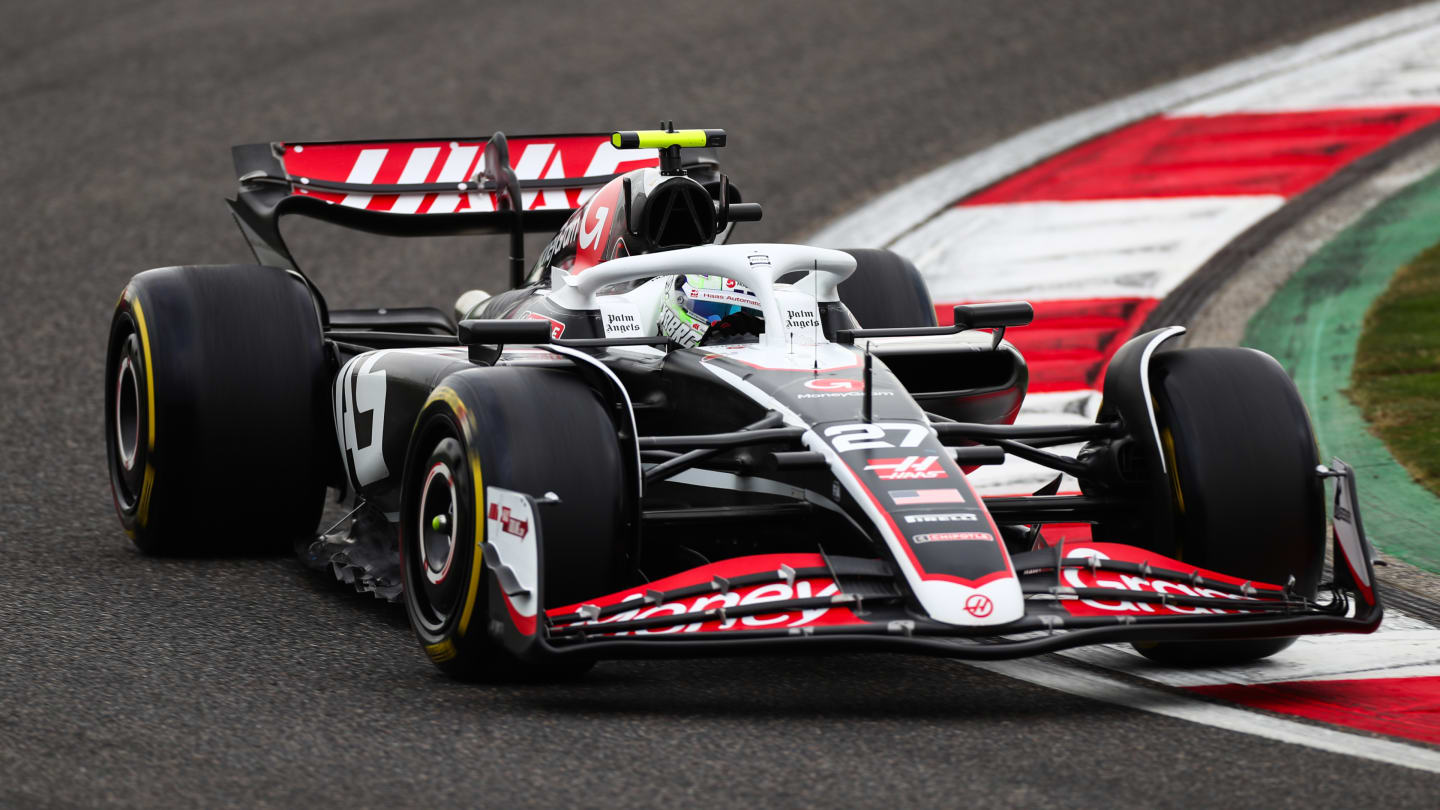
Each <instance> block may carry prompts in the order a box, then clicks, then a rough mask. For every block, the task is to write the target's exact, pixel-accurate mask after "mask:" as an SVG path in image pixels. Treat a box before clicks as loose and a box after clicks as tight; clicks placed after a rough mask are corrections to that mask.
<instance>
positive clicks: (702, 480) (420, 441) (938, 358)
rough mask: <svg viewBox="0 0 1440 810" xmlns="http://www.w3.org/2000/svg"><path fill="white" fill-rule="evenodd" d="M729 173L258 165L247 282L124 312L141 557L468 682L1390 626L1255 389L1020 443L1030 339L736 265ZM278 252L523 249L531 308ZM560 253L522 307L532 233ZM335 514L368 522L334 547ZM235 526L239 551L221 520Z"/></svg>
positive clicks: (890, 292)
mask: <svg viewBox="0 0 1440 810" xmlns="http://www.w3.org/2000/svg"><path fill="white" fill-rule="evenodd" d="M724 142H725V134H724V133H723V132H721V131H719V130H682V131H675V130H674V129H673V127H667V128H664V129H661V130H653V131H641V132H620V133H615V134H613V135H611V136H607V135H557V136H528V137H523V138H522V137H512V138H509V139H507V138H506V137H505V136H504V135H502V134H499V133H497V134H495V135H494V136H492V137H490V138H489V139H488V140H477V139H464V138H461V139H437V140H424V141H382V142H333V143H267V144H257V145H250V146H241V147H236V149H235V150H234V156H235V165H236V169H237V171H238V173H239V182H240V187H239V193H238V195H237V199H236V200H233V201H231V202H230V205H231V209H232V211H233V213H234V216H235V219H236V221H237V222H238V224H239V226H240V229H241V231H242V232H243V234H244V235H245V237H246V238H247V240H248V241H249V243H250V244H251V246H252V248H253V250H254V253H255V257H256V260H257V262H259V264H257V265H253V266H193V267H169V268H163V269H158V270H150V271H147V272H144V273H141V274H139V275H137V276H135V277H134V278H133V279H132V280H131V282H130V284H129V285H128V286H127V287H126V288H125V290H124V292H123V293H122V295H121V297H120V301H119V304H118V306H117V308H116V311H115V316H114V320H113V325H112V327H111V332H110V341H109V350H108V355H107V363H106V399H107V410H106V414H107V417H106V437H107V452H108V457H109V466H110V475H111V483H112V485H113V490H114V498H115V506H116V509H117V511H118V512H119V515H120V520H121V522H122V524H123V525H124V528H125V530H126V532H127V534H128V535H129V536H130V537H131V538H132V539H133V540H134V541H135V543H136V544H137V545H138V546H139V547H140V548H141V549H142V550H144V551H146V552H150V553H202V552H211V551H214V550H217V549H231V550H233V549H236V548H247V547H248V548H254V547H257V546H265V547H268V546H273V545H274V544H275V542H276V541H283V542H296V543H297V547H298V548H300V549H301V550H302V556H303V557H304V558H305V559H306V560H307V561H308V562H310V563H312V564H313V565H315V566H316V567H320V568H326V569H329V570H332V571H334V572H336V573H337V574H338V575H339V576H340V577H341V578H342V579H344V580H345V581H347V582H351V583H353V584H355V585H356V586H357V587H360V588H361V589H364V590H370V591H374V592H375V593H377V594H378V595H381V596H384V597H387V598H392V599H398V600H403V601H404V603H405V607H406V610H407V612H408V615H409V618H410V622H411V625H412V626H413V628H414V631H415V634H416V635H417V636H418V638H419V641H420V644H421V645H422V647H423V648H424V650H425V652H426V653H427V654H428V655H429V657H430V659H431V660H432V661H434V662H435V664H436V665H438V666H439V667H440V668H441V669H443V670H444V671H446V672H447V673H450V674H452V675H455V676H458V677H464V678H486V677H543V676H555V675H560V674H570V673H576V672H579V671H583V670H584V669H585V668H587V667H588V666H589V665H590V664H592V663H593V662H594V661H595V660H597V659H601V658H618V657H638V656H657V657H661V656H669V657H678V656H689V655H712V654H733V653H737V652H760V651H771V650H776V651H792V652H793V651H802V652H804V651H821V650H826V651H833V650H852V649H869V650H908V651H912V652H918V653H927V654H932V655H944V656H954V657H959V658H1006V657H1016V656H1023V655H1031V654H1036V653H1042V652H1047V651H1052V650H1057V649H1061V648H1065V647H1073V646H1077V645H1082V644H1094V643H1100V642H1115V641H1127V642H1133V643H1135V644H1136V646H1137V647H1138V648H1140V649H1141V650H1142V651H1143V652H1144V653H1145V654H1147V655H1149V656H1151V657H1152V658H1155V659H1158V660H1161V661H1167V662H1182V663H1217V662H1222V661H1238V660H1247V659H1253V658H1259V657H1263V656H1266V655H1270V654H1273V653H1275V652H1277V651H1278V650H1281V649H1283V648H1284V647H1285V646H1286V645H1287V644H1288V643H1290V641H1291V640H1293V638H1294V637H1295V636H1297V635H1300V634H1307V633H1330V632H1369V631H1372V630H1374V629H1375V627H1376V626H1377V625H1378V624H1379V621H1380V617H1381V610H1382V609H1381V605H1380V600H1379V595H1378V591H1377V587H1376V581H1375V578H1374V575H1373V571H1372V568H1371V561H1370V560H1371V552H1370V549H1369V546H1368V544H1367V542H1366V540H1365V536H1364V533H1363V530H1362V528H1361V523H1360V516H1359V512H1358V510H1357V508H1356V498H1355V479H1354V475H1353V473H1352V472H1351V470H1350V468H1349V467H1347V466H1345V465H1344V464H1343V463H1341V462H1339V461H1338V460H1336V461H1334V462H1332V463H1331V464H1330V465H1328V466H1324V465H1321V464H1319V462H1318V459H1317V457H1316V445H1315V441H1314V438H1313V436H1312V433H1311V428H1310V424H1309V420H1308V417H1307V415H1306V412H1305V408H1304V406H1303V405H1302V403H1301V400H1300V398H1299V396H1298V394H1297V392H1296V390H1295V387H1294V385H1293V384H1292V383H1291V381H1290V379H1289V378H1288V377H1287V375H1286V373H1285V371H1284V370H1283V369H1282V368H1281V367H1280V366H1279V365H1278V364H1277V363H1276V362H1275V361H1274V360H1273V359H1271V358H1270V357H1268V356H1266V355H1264V354H1261V353H1259V352H1256V351H1251V350H1248V349H1173V348H1170V345H1171V344H1170V343H1169V341H1170V340H1171V339H1172V338H1174V337H1175V336H1176V335H1178V334H1180V333H1181V332H1183V329H1181V328H1179V327H1171V328H1168V329H1161V330H1158V331H1154V332H1150V333H1148V334H1143V335H1140V336H1138V337H1136V338H1134V339H1132V340H1130V341H1129V342H1128V343H1126V344H1124V345H1123V346H1122V347H1120V348H1119V349H1118V350H1117V351H1115V352H1114V355H1113V357H1112V359H1111V361H1110V364H1109V367H1108V371H1107V372H1106V374H1105V377H1104V385H1103V388H1104V391H1103V393H1104V401H1103V405H1102V406H1101V408H1100V411H1099V415H1098V418H1097V419H1096V420H1095V421H1094V422H1093V423H1086V424H1083V425H1078V426H1077V425H1074V424H1068V425H1054V426H1041V425H1021V426H1017V425H1015V424H1014V422H1015V418H1016V414H1017V412H1018V411H1019V408H1020V404H1021V401H1022V400H1023V398H1024V396H1025V393H1026V386H1027V371H1026V365H1025V362H1024V360H1023V359H1022V358H1021V356H1020V354H1019V352H1018V351H1017V350H1016V349H1015V348H1014V347H1013V346H1012V345H1011V344H1010V343H1008V342H1007V341H1006V340H1005V339H1004V337H1005V331H1006V329H1010V328H1015V327H1022V326H1024V325H1025V324H1027V323H1029V322H1030V320H1031V318H1032V310H1031V307H1030V305H1028V304H1025V303H1005V302H1001V303H978V304H971V305H962V306H956V307H954V308H953V311H952V312H950V313H947V314H948V315H950V316H951V317H952V318H953V321H952V322H951V323H950V324H947V325H937V317H936V312H935V308H934V307H933V305H932V304H931V302H930V298H929V295H928V293H927V292H926V290H925V285H924V282H923V280H922V279H921V277H920V275H919V273H918V272H917V270H916V269H915V267H914V265H912V264H910V263H909V262H908V261H906V260H905V259H903V258H901V257H899V256H896V255H894V254H892V253H888V252H885V251H878V250H853V251H836V250H826V249H820V248H814V247H805V246H801V245H784V244H724V242H726V241H727V238H728V237H729V235H730V231H731V230H732V229H733V226H734V224H735V223H737V222H744V221H751V220H757V219H759V218H760V215H761V210H760V207H759V206H758V205H756V204H754V203H747V202H743V201H742V200H741V198H740V195H739V193H738V192H737V191H736V189H735V188H733V187H732V186H731V185H730V183H729V181H728V179H727V178H726V177H725V176H724V175H722V174H720V173H719V171H718V168H717V163H716V160H715V154H716V152H715V149H716V148H717V147H720V146H723V145H724ZM682 149H683V150H685V151H683V152H682ZM291 213H295V214H303V215H306V216H310V217H317V218H320V219H323V220H328V221H330V222H334V223H339V224H341V225H345V226H349V227H352V228H357V229H361V230H365V231H371V232H378V233H383V234H394V235H409V236H414V235H441V234H483V233H496V234H509V235H510V237H511V262H510V272H511V277H512V282H513V287H514V289H512V290H510V291H507V292H504V293H501V294H499V295H495V296H487V295H486V294H484V293H481V292H478V291H472V292H469V293H466V294H465V295H462V296H461V300H460V302H459V303H458V304H457V307H456V311H455V312H454V315H453V317H452V316H451V314H450V313H446V312H443V311H441V310H438V309H431V308H393V307H392V308H388V309H373V310H339V309H333V310H332V309H330V308H328V307H327V305H326V302H325V298H324V296H323V295H321V293H320V291H319V290H318V289H317V288H316V287H315V285H314V284H313V283H312V282H311V281H310V279H308V278H307V277H306V276H305V275H304V273H302V272H301V270H300V269H299V266H298V265H297V263H296V262H295V260H294V258H293V257H292V256H291V254H290V251H289V250H288V248H287V247H286V245H285V242H284V240H283V239H282V238H281V236H280V231H279V226H278V223H279V220H280V219H281V217H282V216H284V215H286V214H291ZM557 229H558V232H557V233H556V235H555V236H554V238H553V240H552V241H551V242H550V243H549V244H548V245H547V246H546V247H545V249H544V251H543V252H542V253H541V254H540V256H539V258H538V260H537V261H536V262H535V263H534V265H533V266H532V267H530V268H529V269H528V271H527V270H526V267H525V264H524V262H523V259H522V258H521V256H522V254H523V252H524V235H525V233H526V232H529V231H534V230H552V231H556V230H557ZM947 320H949V318H947ZM986 330H988V331H986ZM1082 443H1083V449H1082V450H1080V451H1079V452H1078V454H1075V455H1074V456H1066V455H1061V454H1059V453H1056V452H1053V449H1054V448H1056V447H1059V446H1062V445H1067V444H1069V445H1077V444H1082ZM1007 457H1015V458H1019V459H1023V460H1025V461H1028V462H1031V463H1034V464H1039V465H1043V466H1044V467H1048V468H1051V469H1053V470H1054V471H1055V472H1056V474H1057V476H1056V479H1055V482H1054V483H1053V484H1051V485H1050V486H1047V487H1045V488H1044V489H1042V490H1041V491H1039V492H1037V493H1035V494H1028V495H1018V496H1017V495H1010V496H1005V497H993V496H984V497H982V496H981V495H979V494H977V492H976V490H975V489H974V488H973V487H972V486H971V484H970V483H968V481H967V475H968V474H969V473H970V472H972V471H974V470H975V469H976V468H977V467H979V466H981V465H992V464H999V463H1001V462H1003V461H1004V460H1005V459H1006V458H1007ZM1061 475H1068V476H1072V477H1073V478H1074V479H1075V480H1077V481H1078V487H1079V494H1068V495H1061V494H1058V487H1059V483H1060V480H1061V479H1060V476H1061ZM1327 481H1328V482H1331V483H1332V484H1333V486H1334V510H1333V515H1334V519H1333V537H1334V561H1335V562H1334V569H1333V576H1331V577H1330V579H1329V580H1328V581H1324V582H1322V581H1321V580H1322V571H1323V563H1324V554H1325V534H1326V504H1325V487H1326V482H1327ZM327 487H329V488H332V489H335V490H337V491H338V492H339V494H340V498H341V499H342V500H343V501H344V502H345V503H346V504H347V506H348V508H349V510H350V511H349V513H348V514H347V515H346V516H345V517H344V518H343V519H342V520H341V521H340V522H339V523H336V525H334V526H330V527H328V528H325V529H323V530H320V531H317V529H319V528H320V527H319V519H320V515H321V513H322V509H323V506H324V500H325V493H326V489H327ZM242 503H243V504H244V510H245V514H247V515H250V516H253V517H255V518H257V520H256V521H254V522H248V521H241V520H235V519H230V518H226V517H224V516H225V515H227V514H231V515H233V514H234V513H235V512H236V505H237V504H242ZM327 522H330V521H327ZM1056 524H1083V525H1087V526H1088V527H1089V532H1088V534H1087V535H1086V536H1084V537H1083V538H1077V537H1075V536H1073V535H1072V536H1070V539H1068V540H1067V539H1064V538H1065V535H1064V534H1058V535H1057V534H1056V533H1055V532H1054V531H1052V530H1049V529H1047V528H1046V527H1047V526H1052V527H1053V526H1054V525H1056Z"/></svg>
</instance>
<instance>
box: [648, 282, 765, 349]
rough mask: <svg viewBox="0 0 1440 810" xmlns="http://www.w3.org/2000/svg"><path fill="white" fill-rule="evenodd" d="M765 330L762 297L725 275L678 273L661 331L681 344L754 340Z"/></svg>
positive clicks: (662, 316)
mask: <svg viewBox="0 0 1440 810" xmlns="http://www.w3.org/2000/svg"><path fill="white" fill-rule="evenodd" d="M764 330H765V320H764V316H763V315H762V314H761V309H760V299H759V298H757V297H755V294H754V293H752V292H750V291H749V290H747V289H746V288H745V287H743V286H741V285H740V284H738V283H736V281H735V280H734V279H729V278H725V277H724V276H692V275H687V276H676V277H675V280H674V283H673V284H672V285H671V287H670V290H669V292H668V293H667V294H666V296H665V301H664V303H663V304H662V305H661V310H660V331H661V332H663V333H664V334H665V336H666V337H668V338H670V339H671V340H672V341H674V342H676V343H678V344H680V345H681V346H687V347H688V346H700V345H713V344H720V343H753V342H755V341H756V340H758V339H759V337H760V333H761V332H763V331H764Z"/></svg>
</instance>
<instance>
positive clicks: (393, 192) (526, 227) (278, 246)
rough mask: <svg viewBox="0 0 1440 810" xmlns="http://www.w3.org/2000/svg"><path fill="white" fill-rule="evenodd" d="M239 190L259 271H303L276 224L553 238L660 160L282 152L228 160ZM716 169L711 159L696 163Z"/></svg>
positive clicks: (269, 149)
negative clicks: (307, 221) (605, 189)
mask: <svg viewBox="0 0 1440 810" xmlns="http://www.w3.org/2000/svg"><path fill="white" fill-rule="evenodd" d="M231 151H232V154H233V156H234V160H235V173H236V176H237V177H238V179H239V183H240V187H239V191H238V193H237V194H236V198H235V199H233V200H229V201H228V202H229V204H230V209H231V212H232V213H233V214H234V215H235V220H236V222H237V223H238V224H239V226H240V231H241V233H242V234H244V236H245V239H246V241H248V242H249V243H250V247H251V249H252V250H253V251H254V253H255V258H256V260H257V261H258V262H260V263H261V264H270V265H275V266H278V267H286V268H290V269H293V270H296V271H297V272H298V271H299V270H300V268H299V265H298V264H297V263H296V261H295V258H294V257H293V256H292V255H291V253H290V250H289V248H287V247H286V245H285V240H284V239H283V238H282V237H281V235H280V228H279V222H280V218H281V217H283V216H286V215H289V214H300V215H303V216H308V217H311V218H314V219H321V220H325V221H327V222H332V223H335V224H337V225H342V226H344V227H347V228H354V229H356V230H362V231H368V232H370V233H378V234H384V235H390V236H452V235H466V234H498V233H509V234H510V235H511V254H510V255H511V264H512V268H511V272H512V278H513V279H518V278H519V277H520V275H521V274H523V271H524V268H523V261H524V260H523V254H524V234H525V233H526V232H534V231H554V230H558V229H559V228H560V227H561V226H562V225H564V224H565V221H566V220H567V219H568V218H569V217H570V214H571V213H572V212H573V211H574V210H575V209H576V208H578V207H579V206H580V204H581V203H582V202H583V201H584V199H585V198H586V197H587V196H588V195H589V194H590V193H591V191H592V190H593V189H595V188H597V187H599V186H602V185H604V184H605V183H607V182H609V181H610V180H611V179H613V178H614V177H615V176H616V175H619V174H622V173H624V172H627V171H630V170H632V169H638V168H643V167H647V166H658V165H659V163H660V159H659V150H656V149H643V150H640V149H619V148H616V147H615V146H614V145H612V143H611V136H610V134H609V133H594V134H589V133H586V134H565V135H518V136H512V137H508V138H507V137H506V136H505V135H504V134H503V133H499V132H497V133H495V134H494V135H492V136H490V137H489V138H437V139H433V140H377V141H313V142H276V143H257V144H246V145H243V146H236V147H234V148H233V149H232V150H231ZM691 161H692V162H694V163H714V162H716V161H715V159H714V157H713V153H712V154H710V155H704V154H702V155H700V156H696V157H692V158H691Z"/></svg>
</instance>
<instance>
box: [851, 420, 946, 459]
mask: <svg viewBox="0 0 1440 810" xmlns="http://www.w3.org/2000/svg"><path fill="white" fill-rule="evenodd" d="M928 432H929V429H928V428H926V427H925V426H924V425H918V424H914V423H911V422H855V423H852V424H848V425H831V426H830V427H828V428H825V438H827V439H829V440H830V444H832V445H834V446H835V449H836V450H837V451H839V452H841V453H848V452H850V451H851V450H880V449H884V448H888V447H919V446H920V442H922V441H924V440H925V434H926V433H928ZM892 433H899V434H901V436H900V441H899V443H894V442H891V441H890V438H889V436H890V434H892Z"/></svg>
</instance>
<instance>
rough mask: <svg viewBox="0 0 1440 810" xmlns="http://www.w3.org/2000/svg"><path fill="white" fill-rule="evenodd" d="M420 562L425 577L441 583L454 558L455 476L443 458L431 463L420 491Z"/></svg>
mask: <svg viewBox="0 0 1440 810" xmlns="http://www.w3.org/2000/svg"><path fill="white" fill-rule="evenodd" d="M419 529H420V530H419V532H418V535H419V538H420V564H421V567H422V569H423V571H424V574H425V579H426V580H427V581H428V582H429V583H430V584H431V585H435V586H439V585H443V584H444V582H445V580H446V579H447V578H448V577H449V575H450V565H451V563H453V562H454V561H455V476H454V475H453V474H452V473H451V472H450V467H449V465H447V464H446V463H445V462H443V461H437V462H435V464H433V465H431V467H430V471H429V472H428V473H427V474H426V476H425V484H424V487H423V488H422V489H421V491H420V526H419Z"/></svg>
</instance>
